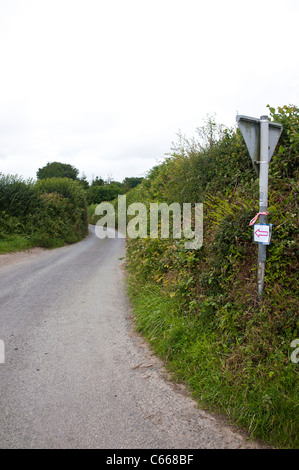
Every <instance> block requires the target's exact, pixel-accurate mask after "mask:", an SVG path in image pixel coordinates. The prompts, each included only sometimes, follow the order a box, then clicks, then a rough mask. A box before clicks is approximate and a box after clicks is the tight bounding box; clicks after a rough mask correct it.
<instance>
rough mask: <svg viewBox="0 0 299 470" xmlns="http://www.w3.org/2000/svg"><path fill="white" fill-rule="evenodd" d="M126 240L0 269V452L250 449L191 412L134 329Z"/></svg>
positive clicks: (92, 242) (90, 243)
mask: <svg viewBox="0 0 299 470" xmlns="http://www.w3.org/2000/svg"><path fill="white" fill-rule="evenodd" d="M124 256H125V240H124V239H121V238H117V237H115V238H106V239H103V240H100V239H98V238H97V237H96V235H95V230H94V227H90V233H89V235H88V237H86V239H84V240H83V241H81V242H80V243H77V244H74V245H70V246H65V247H62V248H58V249H55V250H51V251H47V250H45V251H42V252H40V253H38V254H35V255H34V256H25V257H24V258H21V259H22V261H19V262H18V261H17V262H15V263H13V264H10V265H9V266H4V267H2V268H0V339H1V340H2V341H3V342H4V346H5V359H4V363H1V364H0V448H1V449H10V448H21V449H30V448H42V449H54V448H55V449H60V448H63V449H68V448H70V449H78V448H80V449H91V448H94V449H97V448H100V449H155V448H160V449H176V448H178V449H201V448H249V447H251V448H252V447H258V445H257V444H256V443H252V442H249V441H248V440H247V439H246V436H245V435H243V433H241V432H240V431H238V432H237V431H236V430H234V429H232V428H230V427H229V426H228V425H227V424H226V423H225V422H223V420H220V419H219V418H218V417H216V416H214V415H211V414H209V413H206V412H204V411H202V410H200V409H198V408H197V406H196V403H195V402H194V401H193V399H191V398H190V397H189V396H188V394H187V393H186V391H185V389H184V387H182V386H179V385H175V384H172V383H171V382H170V381H168V380H167V377H166V376H165V372H164V370H163V367H162V364H161V363H160V361H159V360H158V359H157V358H156V357H155V356H154V355H153V354H152V353H151V352H150V350H149V349H148V347H147V345H146V344H145V342H144V341H143V340H142V339H141V338H140V337H138V336H137V335H136V334H135V333H134V329H133V326H132V319H131V316H130V307H129V304H128V300H127V297H126V290H125V276H124V269H123V263H124V259H123V258H124Z"/></svg>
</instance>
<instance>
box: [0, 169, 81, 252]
mask: <svg viewBox="0 0 299 470" xmlns="http://www.w3.org/2000/svg"><path fill="white" fill-rule="evenodd" d="M0 224H1V225H0V241H1V240H2V242H4V241H5V240H6V242H7V243H6V244H5V245H3V247H2V251H4V250H5V248H4V246H7V247H8V246H9V245H11V247H12V249H15V248H14V244H13V238H14V237H15V238H16V237H17V236H19V237H21V238H22V237H25V238H24V240H26V238H27V239H28V243H23V242H22V243H23V245H24V247H27V245H28V244H29V245H31V246H32V245H38V246H43V247H48V248H54V247H56V246H61V245H63V244H64V243H74V242H76V241H78V240H80V239H82V238H83V237H85V236H86V234H87V232H88V220H87V203H86V196H85V191H84V190H83V189H82V186H81V185H80V183H79V182H77V181H73V180H71V179H68V178H49V179H42V180H40V181H38V182H36V183H33V182H32V181H27V182H26V181H24V180H23V179H22V178H20V177H18V176H11V175H7V176H5V175H0Z"/></svg>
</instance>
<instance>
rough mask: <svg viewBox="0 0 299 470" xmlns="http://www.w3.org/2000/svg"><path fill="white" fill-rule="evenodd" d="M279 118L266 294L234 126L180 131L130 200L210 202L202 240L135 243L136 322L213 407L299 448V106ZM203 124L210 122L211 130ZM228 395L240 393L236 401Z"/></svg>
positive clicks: (254, 202) (131, 265)
mask: <svg viewBox="0 0 299 470" xmlns="http://www.w3.org/2000/svg"><path fill="white" fill-rule="evenodd" d="M270 112H271V116H272V117H273V118H274V119H275V121H277V122H281V123H282V124H283V126H284V132H283V134H282V137H281V140H280V142H279V145H278V147H277V149H276V152H275V154H274V156H273V160H272V162H271V165H270V174H269V189H270V191H269V213H270V215H269V218H268V220H269V223H272V224H273V234H272V243H271V245H270V246H269V247H268V250H267V253H268V254H267V270H266V278H265V292H264V296H263V300H262V301H261V302H259V301H258V298H257V286H256V277H257V275H256V274H257V245H256V244H254V243H253V230H252V227H249V221H250V220H251V219H252V218H253V216H254V215H255V214H256V213H257V212H258V195H259V189H258V178H257V175H256V173H255V171H254V170H253V167H252V163H251V160H250V157H249V155H248V152H247V149H246V147H245V144H244V142H243V138H242V137H241V134H240V132H239V130H236V131H233V130H225V129H223V128H221V132H219V133H218V134H217V135H218V136H219V138H218V139H216V138H214V137H213V134H209V131H210V130H213V129H214V127H213V126H214V125H213V123H212V124H210V125H209V126H208V128H207V129H204V130H203V133H204V134H205V135H207V136H208V137H209V136H210V137H211V138H209V139H206V142H207V143H206V145H204V146H203V145H201V143H200V142H197V141H196V140H194V139H193V140H191V141H188V140H187V139H185V138H184V139H183V138H181V140H180V142H179V145H178V146H177V147H176V148H174V150H173V153H172V154H171V155H170V156H168V157H167V158H166V160H165V161H164V162H162V163H161V164H160V165H158V166H156V167H154V168H153V169H152V171H150V172H149V174H148V176H147V177H146V178H145V179H144V180H143V182H142V183H141V184H140V185H139V186H138V187H137V188H135V189H134V190H132V191H129V193H128V194H127V202H128V203H132V202H143V203H144V204H145V205H146V206H147V207H148V206H149V202H162V201H163V202H167V203H169V204H170V203H172V202H179V203H181V204H182V203H183V202H189V203H190V202H191V203H195V202H204V243H203V246H202V248H201V249H200V250H197V251H195V250H186V249H185V247H184V241H185V240H175V239H171V238H170V239H169V240H162V239H150V238H147V239H135V240H129V241H128V252H127V259H128V262H127V266H128V271H129V286H130V296H131V300H132V303H133V306H134V308H135V313H136V318H137V326H138V328H139V329H140V331H142V332H143V333H144V334H145V335H146V336H147V337H148V338H149V340H150V341H151V344H153V346H154V347H155V349H156V351H157V352H159V353H160V354H161V355H162V356H163V358H164V359H165V360H166V361H167V363H168V365H169V367H170V368H171V370H172V371H173V373H174V374H175V375H176V377H177V378H178V379H182V380H184V381H186V382H187V383H188V384H189V385H190V386H191V389H192V391H193V393H194V395H195V396H196V397H197V398H198V400H199V402H200V404H201V406H207V407H209V408H210V409H217V410H218V411H221V412H223V413H225V414H226V415H227V416H228V417H229V418H231V419H232V420H233V421H234V422H236V423H238V424H240V425H242V426H243V427H244V428H246V429H247V430H248V431H249V432H250V434H251V435H252V436H253V437H255V438H262V439H264V440H265V441H266V442H269V443H271V444H274V445H278V446H282V447H296V446H298V430H299V429H298V419H296V406H297V403H298V391H299V390H298V366H297V365H296V364H293V363H292V362H291V361H290V351H291V348H290V344H291V342H292V340H293V339H296V338H298V336H299V329H298V327H299V324H298V313H297V312H298V274H297V273H298V224H297V214H298V182H297V181H298V180H297V175H298V161H297V159H298V154H299V146H298V145H299V139H298V135H299V132H298V131H299V110H298V108H296V107H294V106H289V107H288V106H285V107H283V108H279V109H278V111H277V112H276V111H275V110H274V109H273V108H270ZM207 131H208V132H207ZM232 397H233V399H232Z"/></svg>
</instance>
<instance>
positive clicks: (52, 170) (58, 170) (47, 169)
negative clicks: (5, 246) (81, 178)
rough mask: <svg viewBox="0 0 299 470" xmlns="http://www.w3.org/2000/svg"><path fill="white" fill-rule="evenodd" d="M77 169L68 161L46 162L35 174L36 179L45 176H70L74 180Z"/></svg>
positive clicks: (76, 175)
mask: <svg viewBox="0 0 299 470" xmlns="http://www.w3.org/2000/svg"><path fill="white" fill-rule="evenodd" d="M78 174H79V170H77V168H75V167H74V166H72V165H70V164H68V163H60V162H52V163H50V162H48V163H47V165H46V166H44V167H42V168H39V169H38V171H37V173H36V176H37V179H39V180H42V179H45V178H70V179H72V180H76V179H77V177H78Z"/></svg>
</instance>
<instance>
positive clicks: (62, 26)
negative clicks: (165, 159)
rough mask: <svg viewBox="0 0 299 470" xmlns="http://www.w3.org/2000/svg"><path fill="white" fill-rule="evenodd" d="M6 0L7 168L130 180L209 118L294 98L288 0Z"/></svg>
mask: <svg viewBox="0 0 299 470" xmlns="http://www.w3.org/2000/svg"><path fill="white" fill-rule="evenodd" d="M10 1H11V2H12V5H13V7H11V8H10V9H7V2H6V0H0V8H1V10H2V11H3V15H2V20H0V64H1V67H0V135H1V136H2V137H1V138H2V144H1V145H0V155H4V154H5V155H6V159H5V160H3V158H2V159H1V166H0V171H4V172H10V173H11V172H13V171H14V170H13V169H14V168H16V167H18V172H19V173H20V174H23V175H25V176H35V173H36V170H37V168H38V167H40V166H42V165H43V164H45V163H47V161H53V160H55V159H56V160H60V161H65V162H69V163H71V164H74V165H75V166H77V168H79V169H80V171H81V172H83V171H84V172H85V173H86V174H87V176H88V178H91V176H92V174H95V175H102V176H103V177H105V176H106V175H107V174H108V173H109V174H113V176H114V177H115V178H116V179H122V178H124V177H125V176H133V175H134V174H140V173H143V172H144V171H146V170H147V169H149V168H150V167H151V166H152V165H153V164H155V162H156V160H157V159H160V158H161V157H162V156H163V154H164V153H165V152H167V151H168V150H169V148H170V146H171V141H172V140H174V139H175V133H176V132H177V131H178V130H179V129H182V131H183V132H184V133H187V134H189V135H190V133H191V134H193V132H194V130H195V128H196V127H197V126H199V125H200V124H201V122H202V120H203V118H205V116H206V114H207V113H210V114H213V113H214V112H215V113H216V114H217V116H218V118H219V120H220V121H222V122H224V123H225V124H227V125H232V124H233V123H234V119H235V114H236V111H237V110H238V111H239V112H240V113H243V114H252V115H256V114H257V115H259V114H263V113H265V112H266V111H267V110H266V108H265V106H266V104H267V103H268V102H269V103H270V104H271V105H273V106H277V105H283V104H288V103H290V102H295V101H296V100H298V97H299V96H298V85H297V83H298V78H299V77H298V60H297V51H296V41H297V39H296V34H297V33H296V30H297V26H296V19H297V18H298V13H299V8H298V4H297V2H294V1H292V0H285V2H283V4H281V3H280V2H278V1H277V0H272V1H269V0H264V1H263V2H260V1H257V0H252V1H251V2H250V3H249V2H248V3H247V4H245V3H244V2H240V1H236V0H228V1H227V2H223V1H218V0H211V1H209V2H203V1H200V0H184V1H179V0H172V1H171V0H158V1H157V0H151V1H147V0H127V1H126V2H124V1H123V0H109V1H104V0H84V1H83V0H42V1H41V0H23V1H21V2H18V1H16V0H10ZM0 16H1V15H0ZM3 18H6V20H3ZM25 158H26V163H25V160H24V159H25ZM16 162H17V163H16ZM110 164H111V167H112V168H110V167H109V165H110Z"/></svg>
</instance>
